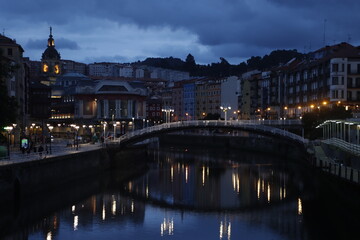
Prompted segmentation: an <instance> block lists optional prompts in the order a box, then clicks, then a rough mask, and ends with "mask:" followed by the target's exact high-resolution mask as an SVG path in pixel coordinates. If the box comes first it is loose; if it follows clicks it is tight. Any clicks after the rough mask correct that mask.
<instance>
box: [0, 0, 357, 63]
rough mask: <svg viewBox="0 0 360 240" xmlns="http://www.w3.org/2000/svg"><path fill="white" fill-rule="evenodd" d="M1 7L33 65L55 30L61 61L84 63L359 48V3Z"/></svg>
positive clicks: (233, 58)
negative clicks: (340, 46)
mask: <svg viewBox="0 0 360 240" xmlns="http://www.w3.org/2000/svg"><path fill="white" fill-rule="evenodd" d="M0 2H3V4H2V6H3V7H2V8H1V9H0V22H1V23H2V24H0V30H1V33H2V34H5V36H7V37H10V38H13V39H16V41H17V43H19V44H21V45H22V46H23V48H24V50H25V53H24V56H25V57H30V59H31V60H40V58H41V53H42V52H43V51H44V49H45V48H46V43H47V38H48V34H49V27H50V26H52V27H53V35H54V39H55V46H56V48H57V49H58V50H59V52H60V54H61V57H62V59H71V60H75V61H79V62H84V63H91V62H102V61H109V62H134V61H138V60H140V61H142V60H144V59H146V58H147V57H169V56H172V57H176V58H181V59H183V60H184V59H185V58H186V55H187V54H188V53H191V54H192V55H193V56H194V57H195V60H196V62H197V63H200V64H208V63H211V62H219V58H220V57H224V58H225V59H227V60H228V61H229V62H230V63H232V64H239V63H240V62H242V61H245V60H247V59H248V58H250V57H251V56H263V55H265V54H269V53H270V52H271V51H272V50H276V49H297V50H298V51H299V52H309V51H313V50H315V49H318V48H321V47H322V46H324V44H325V45H332V44H334V43H338V42H349V43H351V44H352V45H354V46H358V45H359V44H360V42H359V40H358V39H360V36H359V35H360V34H359V33H358V31H356V26H357V24H356V23H358V22H360V16H359V15H358V14H357V12H358V10H360V4H359V3H357V2H356V1H354V0H346V1H336V0H333V1H325V0H320V1H316V2H312V1H301V2H297V1H281V0H276V1H267V0H256V1H236V0H227V1H217V0H211V1H208V0H207V1H206V2H205V1H196V2H193V1H192V2H191V1H181V2H180V1H167V2H162V1H151V2H143V1H121V2H120V1H106V2H100V1H97V0H93V1H76V2H70V1H62V2H61V4H57V5H52V4H49V3H48V2H46V1H42V0H40V1H36V2H32V1H19V0H15V1H12V2H6V3H5V0H0ZM350 6H351V7H350Z"/></svg>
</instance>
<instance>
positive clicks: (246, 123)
mask: <svg viewBox="0 0 360 240" xmlns="http://www.w3.org/2000/svg"><path fill="white" fill-rule="evenodd" d="M298 124H301V122H299V121H296V120H295V121H294V120H264V121H263V120H260V121H259V120H239V121H237V120H234V121H226V122H225V121H218V120H194V121H183V122H171V123H163V124H160V125H155V126H151V127H147V128H142V129H138V130H135V131H131V132H128V133H126V134H124V135H122V136H120V138H117V139H115V140H114V141H113V142H116V143H121V142H122V141H124V140H127V139H131V138H133V137H135V136H141V135H143V134H147V133H154V132H158V131H162V130H164V129H168V128H172V129H176V128H183V127H195V126H196V127H211V126H214V127H231V128H236V127H239V128H241V129H245V130H246V129H249V130H255V131H260V132H267V133H271V134H273V135H279V136H284V137H287V138H290V139H293V140H295V141H298V142H300V143H307V140H306V139H304V138H303V137H301V136H299V135H296V134H294V133H291V132H288V131H285V130H282V129H279V128H274V127H270V126H268V125H272V126H274V125H298Z"/></svg>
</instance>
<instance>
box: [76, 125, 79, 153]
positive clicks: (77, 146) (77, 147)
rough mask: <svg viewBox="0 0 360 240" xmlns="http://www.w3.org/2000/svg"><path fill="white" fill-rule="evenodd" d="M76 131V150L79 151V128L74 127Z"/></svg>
mask: <svg viewBox="0 0 360 240" xmlns="http://www.w3.org/2000/svg"><path fill="white" fill-rule="evenodd" d="M75 129H76V150H79V126H75Z"/></svg>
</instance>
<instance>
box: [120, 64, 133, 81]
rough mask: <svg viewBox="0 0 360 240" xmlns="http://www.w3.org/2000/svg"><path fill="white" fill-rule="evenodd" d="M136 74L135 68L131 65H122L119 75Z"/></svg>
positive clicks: (128, 75)
mask: <svg viewBox="0 0 360 240" xmlns="http://www.w3.org/2000/svg"><path fill="white" fill-rule="evenodd" d="M133 76H134V68H133V67H132V66H130V65H126V66H121V67H120V68H119V77H129V78H130V77H133Z"/></svg>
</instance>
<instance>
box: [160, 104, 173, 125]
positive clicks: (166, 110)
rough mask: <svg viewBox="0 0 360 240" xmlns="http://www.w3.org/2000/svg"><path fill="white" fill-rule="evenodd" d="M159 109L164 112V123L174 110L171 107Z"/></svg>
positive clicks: (168, 119)
mask: <svg viewBox="0 0 360 240" xmlns="http://www.w3.org/2000/svg"><path fill="white" fill-rule="evenodd" d="M161 111H162V112H164V113H165V123H170V122H171V113H172V112H174V109H172V108H171V107H165V108H163V109H161Z"/></svg>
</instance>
